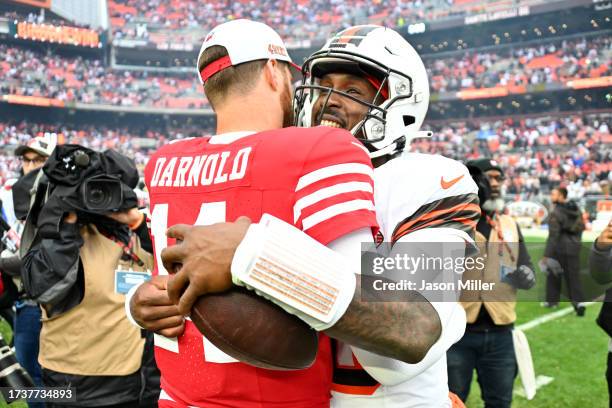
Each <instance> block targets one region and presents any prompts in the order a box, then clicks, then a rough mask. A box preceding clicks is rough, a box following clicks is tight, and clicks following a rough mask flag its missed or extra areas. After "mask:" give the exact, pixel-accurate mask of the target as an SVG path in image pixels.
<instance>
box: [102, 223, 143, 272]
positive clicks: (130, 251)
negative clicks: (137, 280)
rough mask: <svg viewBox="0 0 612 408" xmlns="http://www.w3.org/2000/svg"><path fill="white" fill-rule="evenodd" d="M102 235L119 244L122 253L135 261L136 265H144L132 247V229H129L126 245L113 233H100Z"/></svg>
mask: <svg viewBox="0 0 612 408" xmlns="http://www.w3.org/2000/svg"><path fill="white" fill-rule="evenodd" d="M102 235H104V236H105V237H106V238H108V239H110V240H111V241H114V242H115V243H116V244H117V245H119V247H121V250H122V251H123V254H124V255H125V256H127V257H128V258H130V259H131V260H132V261H134V262H136V265H138V266H140V267H141V268H143V267H144V266H145V264H144V262H143V261H142V259H140V257H139V256H138V255H136V253H135V252H134V250H133V249H132V248H133V247H134V233H133V232H132V231H130V243H129V244H128V245H125V244H124V243H123V242H121V241H120V240H119V239H118V238H117V237H115V236H114V235H111V234H106V233H102Z"/></svg>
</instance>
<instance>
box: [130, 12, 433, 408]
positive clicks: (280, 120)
mask: <svg viewBox="0 0 612 408" xmlns="http://www.w3.org/2000/svg"><path fill="white" fill-rule="evenodd" d="M289 63H291V60H290V58H289V56H288V54H287V51H286V49H285V47H284V44H283V43H282V41H281V39H280V37H279V36H278V35H277V34H276V33H275V32H274V31H273V30H272V29H270V28H269V27H267V26H265V25H263V24H261V23H255V22H252V21H248V20H235V21H232V22H229V23H225V24H222V25H220V26H218V27H216V28H215V29H213V30H212V31H211V33H210V34H209V35H208V36H207V37H206V40H205V42H204V44H203V46H202V49H201V52H200V55H199V58H198V72H199V75H200V78H201V80H202V83H203V84H204V89H205V91H206V94H207V96H208V99H209V101H210V103H211V105H212V106H213V108H214V110H215V112H216V113H217V135H215V136H213V137H211V138H195V139H188V140H182V141H177V142H175V143H171V144H169V145H166V146H164V147H162V148H161V149H160V150H159V151H158V152H156V153H155V154H154V155H153V157H152V158H151V160H150V161H149V163H148V165H147V167H146V169H145V179H146V182H147V186H148V189H149V193H150V202H151V214H152V220H151V229H152V235H153V239H154V248H155V255H156V259H157V267H156V274H157V275H158V276H156V277H154V278H153V280H152V281H151V282H150V283H147V284H143V285H141V286H140V287H138V288H136V289H135V291H134V292H133V293H132V294H131V297H130V298H131V301H130V300H128V301H126V306H131V312H132V316H134V318H135V319H136V321H138V322H139V323H141V325H142V326H143V327H145V328H147V329H152V330H156V331H157V332H158V335H156V360H157V363H158V366H159V368H160V371H161V373H162V379H161V385H162V394H161V397H160V406H162V407H164V406H167V407H183V406H206V407H217V406H232V407H247V408H248V407H262V406H265V407H295V408H300V407H304V408H305V407H326V406H328V405H329V397H330V395H329V390H330V387H331V350H330V342H329V339H327V338H326V337H325V336H322V337H321V339H320V348H319V353H318V356H317V360H316V361H315V363H314V364H313V366H312V367H310V368H309V369H306V370H300V371H295V372H278V371H272V370H264V369H259V368H255V367H252V366H248V365H246V364H243V363H240V362H238V361H237V360H235V359H233V358H231V357H230V356H228V355H226V354H224V353H223V352H221V351H220V350H218V349H217V348H216V347H214V346H213V345H212V344H211V343H210V342H209V341H208V340H207V339H206V338H205V337H203V336H202V335H201V334H200V333H199V332H198V330H197V329H196V328H195V326H194V325H193V324H192V323H191V322H190V321H189V320H188V319H186V320H183V318H182V315H181V313H185V312H188V311H189V310H190V306H191V305H190V304H189V302H188V301H183V302H181V303H180V304H179V307H178V309H177V308H176V307H175V306H173V305H172V303H171V302H170V301H169V298H168V295H167V293H166V292H165V289H166V285H167V284H168V281H167V278H164V275H167V270H166V269H165V268H164V266H163V265H164V264H165V265H169V264H172V262H167V263H162V262H161V257H160V256H161V252H162V250H164V248H165V247H166V246H167V245H168V240H167V236H166V229H167V227H168V226H171V225H174V224H179V223H183V224H190V225H193V224H196V225H209V224H214V223H217V222H223V221H226V220H230V221H231V220H236V219H237V218H238V217H239V216H242V215H244V216H248V217H249V218H250V219H252V220H254V221H258V220H259V219H260V218H261V217H262V215H263V214H271V215H272V216H274V217H276V218H277V219H280V220H282V221H284V222H285V224H286V225H287V226H292V228H298V229H300V230H303V231H305V232H306V233H307V234H308V235H309V236H310V237H312V238H314V239H316V240H317V241H318V242H320V243H322V244H330V243H332V244H333V243H337V242H342V238H344V237H346V236H352V237H353V238H354V240H353V242H357V243H360V242H362V241H364V240H365V241H369V242H371V241H372V232H373V231H375V230H376V229H377V223H376V218H375V213H374V204H373V182H372V168H371V163H370V160H369V157H368V155H367V154H366V152H365V151H364V149H363V146H361V145H359V144H358V143H356V142H355V141H354V139H353V138H352V135H351V134H350V133H349V132H346V131H344V130H339V129H333V128H326V127H321V128H318V129H300V128H286V129H282V130H278V129H279V128H281V127H282V126H286V125H288V124H290V123H291V122H292V108H291V100H292V99H291V75H290V72H289ZM282 221H279V222H282ZM239 223H245V224H248V221H247V220H246V219H241V220H239ZM168 236H169V237H171V238H185V237H183V236H181V228H180V227H177V228H174V229H171V230H170V231H169V233H168ZM187 242H189V240H187ZM178 247H179V248H180V246H178ZM170 253H172V252H170ZM186 269H187V270H188V269H189V268H186ZM181 272H182V271H181ZM181 272H178V273H177V274H176V276H175V278H174V281H175V282H176V285H175V289H176V288H179V287H180V283H181V282H184V280H183V279H184V277H185V274H183V273H181ZM227 276H228V275H223V276H221V275H220V278H219V279H215V280H207V281H206V285H205V287H206V290H205V291H204V292H216V291H223V290H226V289H228V288H229V287H230V286H231V284H232V281H231V278H230V279H228V278H227ZM233 278H234V280H235V282H237V283H240V279H239V277H233ZM351 279H352V280H351ZM342 281H343V282H342V284H341V285H340V284H339V286H338V293H339V295H338V296H337V298H336V299H335V301H334V303H333V305H332V307H330V309H329V310H330V312H329V314H328V315H326V316H325V317H324V318H323V320H320V319H317V318H316V317H312V316H305V317H304V319H305V320H307V321H308V319H309V318H310V322H311V325H312V326H316V327H317V328H318V329H319V330H323V329H326V328H329V327H330V326H333V324H334V323H336V322H337V321H338V320H339V319H340V318H341V317H342V316H343V314H344V312H345V311H346V309H347V308H349V303H350V302H351V300H352V299H353V295H354V293H355V278H354V275H353V274H352V273H350V274H349V276H347V279H346V282H344V279H342ZM190 283H192V282H190ZM245 284H246V283H245ZM194 287H196V286H195V285H191V288H192V289H191V290H190V289H189V288H188V289H187V291H185V293H184V295H183V298H188V297H190V296H193V295H194V293H195V290H194V289H193V288H194ZM196 289H197V288H196ZM199 289H200V290H201V289H202V288H199ZM174 293H175V294H176V293H177V292H176V290H175V292H174ZM192 299H193V300H195V298H192ZM286 306H287V307H289V308H290V307H291V305H286ZM428 307H429V309H428ZM432 310H433V309H431V306H429V304H428V303H427V302H422V305H421V306H420V308H419V310H418V313H414V314H412V315H403V317H405V318H406V322H405V324H406V325H410V324H412V323H415V324H416V323H418V320H419V319H422V318H423V316H426V315H427V314H429V313H431V312H432ZM297 312H300V311H296V313H297ZM301 313H306V312H304V311H301ZM306 314H307V313H306ZM300 317H302V316H300ZM425 320H427V322H426V324H427V325H428V326H427V327H426V329H425V330H421V331H419V333H417V332H415V333H413V334H414V335H413V336H406V333H411V332H410V331H403V332H401V333H400V335H398V334H397V333H398V332H391V333H386V332H385V333H383V330H381V331H380V332H381V333H380V335H379V337H380V338H379V339H376V341H377V344H379V345H382V347H381V350H393V351H394V352H395V351H397V350H400V351H404V354H401V353H400V354H395V353H394V354H393V355H394V356H396V355H397V356H398V357H400V358H403V359H406V360H413V359H414V360H418V359H419V358H421V357H422V355H419V351H418V350H419V346H420V347H421V348H424V349H426V347H427V346H428V345H427V342H428V341H429V342H433V341H435V339H436V338H437V337H438V336H439V330H440V328H439V322H435V321H434V322H432V323H430V320H431V319H425ZM436 323H437V324H436ZM420 327H424V326H423V325H421V326H420ZM332 329H334V330H335V331H336V332H337V333H338V335H339V336H340V337H342V338H343V339H345V340H350V339H351V338H352V336H356V337H357V338H361V337H360V336H363V333H364V332H365V331H366V329H367V328H364V327H361V326H358V327H357V325H355V324H354V322H352V321H350V320H348V321H347V319H345V324H344V325H337V326H335V327H333V328H332ZM169 336H173V337H169ZM370 337H372V336H371V335H370ZM358 344H360V345H362V346H368V344H369V343H367V342H365V343H363V342H361V343H360V342H358ZM399 345H401V346H402V347H398V346H399ZM406 345H407V346H408V347H406ZM405 350H408V352H405Z"/></svg>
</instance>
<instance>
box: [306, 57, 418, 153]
mask: <svg viewBox="0 0 612 408" xmlns="http://www.w3.org/2000/svg"><path fill="white" fill-rule="evenodd" d="M336 72H344V73H350V74H353V75H356V76H359V77H362V78H366V79H367V78H368V77H370V78H375V79H376V81H377V82H378V83H380V85H379V86H378V87H376V85H375V83H373V81H370V82H371V83H372V85H374V87H375V88H377V89H376V94H375V96H374V98H373V100H372V101H371V102H368V101H364V100H361V99H359V98H357V97H355V96H353V95H350V94H348V93H346V92H343V91H339V90H335V89H332V88H330V87H327V86H321V85H320V84H319V79H320V78H321V77H322V76H324V75H325V74H326V73H336ZM302 73H303V75H304V77H303V79H302V84H301V85H300V86H298V87H297V88H296V91H295V97H294V110H295V119H296V125H297V126H303V127H310V126H313V125H317V124H319V123H320V122H321V117H318V118H313V117H312V115H313V110H314V107H315V104H316V103H317V100H318V99H319V97H323V98H325V100H324V101H323V104H322V107H321V110H320V112H319V115H323V114H324V113H325V112H326V110H327V106H328V101H329V98H330V97H331V95H332V93H335V94H337V95H340V96H342V97H344V98H348V99H349V100H352V101H354V102H357V103H359V104H361V105H363V106H365V107H367V111H366V113H365V114H364V116H363V118H361V120H360V121H359V122H358V123H357V124H356V125H355V126H353V128H352V129H348V130H350V132H351V133H352V134H353V135H354V136H355V138H357V139H358V140H360V141H361V142H362V143H363V144H364V145H365V146H366V147H367V148H368V150H369V151H370V156H371V157H378V156H382V155H385V154H390V153H393V152H396V151H398V150H401V149H403V148H404V145H405V140H406V139H405V138H403V137H398V138H397V139H396V140H395V141H393V142H390V143H389V144H390V145H392V146H391V148H387V146H381V144H385V135H386V132H387V131H388V121H387V119H388V114H389V109H390V108H391V107H393V106H395V105H396V104H399V103H402V102H404V100H407V99H410V98H411V97H412V96H413V92H412V79H411V78H410V77H409V76H407V75H404V74H402V73H401V72H397V71H394V70H392V69H390V68H388V67H386V66H384V65H383V64H381V63H379V62H377V61H374V60H373V59H370V58H368V57H366V56H363V55H360V54H357V53H353V52H351V51H346V50H326V51H320V52H317V53H315V54H313V55H312V56H311V57H310V58H309V59H307V60H306V61H305V63H304V66H303V72H302ZM392 82H395V83H396V86H395V89H393V90H392V89H391V86H390V85H392ZM398 84H401V87H400V86H398ZM385 91H386V92H385ZM385 93H386V94H387V95H386V96H388V97H386V98H385V99H384V100H382V101H381V98H382V97H383V96H382V95H384V94H385ZM377 101H380V102H378V103H377ZM383 147H384V149H382V148H383ZM379 151H380V153H379Z"/></svg>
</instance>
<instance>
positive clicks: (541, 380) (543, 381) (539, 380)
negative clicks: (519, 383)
mask: <svg viewBox="0 0 612 408" xmlns="http://www.w3.org/2000/svg"><path fill="white" fill-rule="evenodd" d="M554 380H555V377H548V376H546V375H538V376H537V377H536V390H539V389H540V388H542V387H544V386H545V385H548V384H550V383H551V382H553V381H554ZM513 394H515V395H519V396H521V397H523V398H527V396H526V395H525V390H523V387H514V391H513Z"/></svg>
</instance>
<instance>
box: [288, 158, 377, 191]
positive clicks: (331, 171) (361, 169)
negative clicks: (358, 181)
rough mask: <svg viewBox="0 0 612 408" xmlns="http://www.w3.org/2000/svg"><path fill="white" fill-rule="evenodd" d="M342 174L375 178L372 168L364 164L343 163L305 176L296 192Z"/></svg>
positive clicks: (300, 180)
mask: <svg viewBox="0 0 612 408" xmlns="http://www.w3.org/2000/svg"><path fill="white" fill-rule="evenodd" d="M341 174H365V175H367V176H369V177H374V172H373V170H372V167H370V166H368V165H367V164H362V163H342V164H335V165H332V166H327V167H323V168H320V169H317V170H314V171H311V172H310V173H307V174H304V175H303V176H302V177H300V179H299V180H298V183H297V186H296V187H295V191H296V192H297V191H300V190H301V189H303V188H304V187H306V186H309V185H310V184H313V183H316V182H318V181H321V180H324V179H326V178H329V177H334V176H338V175H341Z"/></svg>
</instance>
